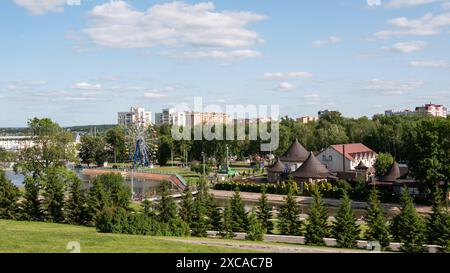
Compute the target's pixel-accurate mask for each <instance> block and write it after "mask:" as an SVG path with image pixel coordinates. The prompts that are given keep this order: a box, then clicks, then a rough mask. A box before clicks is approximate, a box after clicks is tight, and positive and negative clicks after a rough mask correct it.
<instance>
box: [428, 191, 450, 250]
mask: <svg viewBox="0 0 450 273" xmlns="http://www.w3.org/2000/svg"><path fill="white" fill-rule="evenodd" d="M443 203H444V197H443V194H442V190H441V189H440V188H439V187H436V189H435V190H434V192H433V208H432V209H433V213H432V214H431V216H430V218H429V219H428V221H427V239H428V243H430V244H433V245H439V246H442V248H443V250H444V251H448V250H449V243H450V215H449V214H448V213H447V212H446V211H444V204H443Z"/></svg>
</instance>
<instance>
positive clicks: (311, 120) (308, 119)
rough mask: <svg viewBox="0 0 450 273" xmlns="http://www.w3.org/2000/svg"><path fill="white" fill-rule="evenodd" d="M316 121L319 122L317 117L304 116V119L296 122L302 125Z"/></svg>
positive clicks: (298, 119)
mask: <svg viewBox="0 0 450 273" xmlns="http://www.w3.org/2000/svg"><path fill="white" fill-rule="evenodd" d="M318 120H319V118H318V117H313V116H305V117H300V118H297V122H300V123H303V124H306V123H310V122H314V121H318Z"/></svg>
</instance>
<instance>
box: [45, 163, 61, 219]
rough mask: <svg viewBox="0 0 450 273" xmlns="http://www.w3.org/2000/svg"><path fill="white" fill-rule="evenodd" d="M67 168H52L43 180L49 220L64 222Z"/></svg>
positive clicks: (46, 212)
mask: <svg viewBox="0 0 450 273" xmlns="http://www.w3.org/2000/svg"><path fill="white" fill-rule="evenodd" d="M65 182H66V170H65V169H63V168H54V167H52V168H50V169H49V170H48V171H47V175H46V176H45V179H44V182H43V186H44V188H43V190H44V192H43V197H44V199H43V202H42V205H43V208H44V211H45V218H46V220H47V221H49V222H55V223H62V222H64V219H65V217H64V192H65V190H66V184H65Z"/></svg>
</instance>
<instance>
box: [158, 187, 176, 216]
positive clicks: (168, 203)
mask: <svg viewBox="0 0 450 273" xmlns="http://www.w3.org/2000/svg"><path fill="white" fill-rule="evenodd" d="M158 193H159V200H158V203H157V205H156V210H157V211H158V219H159V221H161V222H163V223H168V222H169V221H170V220H174V219H176V218H177V217H178V215H177V205H176V203H175V200H174V199H173V197H172V196H171V194H170V184H169V182H167V181H163V182H162V184H161V187H160V188H159V190H158Z"/></svg>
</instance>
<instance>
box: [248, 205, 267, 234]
mask: <svg viewBox="0 0 450 273" xmlns="http://www.w3.org/2000/svg"><path fill="white" fill-rule="evenodd" d="M265 233H266V230H265V228H264V227H263V226H262V223H261V221H260V220H259V219H258V216H257V214H256V209H255V208H254V207H253V209H252V211H251V212H250V213H249V214H248V228H247V236H246V237H245V239H247V240H250V241H262V240H263V237H264V234H265Z"/></svg>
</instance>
